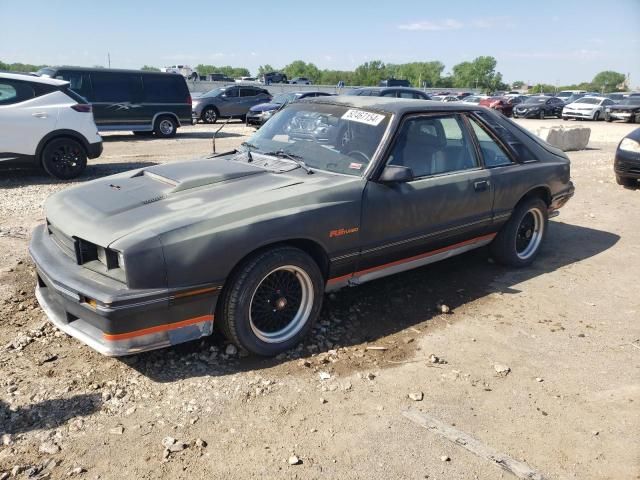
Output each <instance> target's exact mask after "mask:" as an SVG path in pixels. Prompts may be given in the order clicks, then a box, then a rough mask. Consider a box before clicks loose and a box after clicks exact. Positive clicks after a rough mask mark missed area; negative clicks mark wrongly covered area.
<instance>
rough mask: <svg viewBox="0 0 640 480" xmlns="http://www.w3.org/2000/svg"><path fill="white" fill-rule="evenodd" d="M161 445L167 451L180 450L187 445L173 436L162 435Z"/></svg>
mask: <svg viewBox="0 0 640 480" xmlns="http://www.w3.org/2000/svg"><path fill="white" fill-rule="evenodd" d="M162 446H163V447H164V448H165V449H166V450H167V451H168V452H172V453H173V452H180V451H182V450H184V449H185V448H187V447H188V445H187V444H186V443H184V442H180V441H178V440H176V439H175V438H173V437H164V438H163V439H162Z"/></svg>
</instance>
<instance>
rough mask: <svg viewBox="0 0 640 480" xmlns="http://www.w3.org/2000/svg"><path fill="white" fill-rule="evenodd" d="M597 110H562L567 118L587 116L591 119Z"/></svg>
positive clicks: (586, 117)
mask: <svg viewBox="0 0 640 480" xmlns="http://www.w3.org/2000/svg"><path fill="white" fill-rule="evenodd" d="M594 115H595V112H594V111H593V110H567V109H566V108H565V109H564V110H562V116H563V117H565V118H585V119H589V120H591V119H592V118H593V116H594Z"/></svg>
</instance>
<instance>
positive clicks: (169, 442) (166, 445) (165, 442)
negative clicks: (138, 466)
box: [162, 437, 176, 448]
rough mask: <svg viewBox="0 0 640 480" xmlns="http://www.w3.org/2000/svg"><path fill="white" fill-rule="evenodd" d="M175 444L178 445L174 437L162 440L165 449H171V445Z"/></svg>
mask: <svg viewBox="0 0 640 480" xmlns="http://www.w3.org/2000/svg"><path fill="white" fill-rule="evenodd" d="M174 443H176V439H175V438H173V437H164V438H163V439H162V446H163V447H164V448H169V447H170V446H171V445H173V444H174Z"/></svg>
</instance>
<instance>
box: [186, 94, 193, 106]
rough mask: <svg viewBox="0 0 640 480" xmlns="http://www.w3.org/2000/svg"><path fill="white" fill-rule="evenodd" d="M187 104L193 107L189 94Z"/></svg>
mask: <svg viewBox="0 0 640 480" xmlns="http://www.w3.org/2000/svg"><path fill="white" fill-rule="evenodd" d="M187 103H188V104H189V105H193V103H192V100H191V94H189V95H187Z"/></svg>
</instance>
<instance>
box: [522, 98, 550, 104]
mask: <svg viewBox="0 0 640 480" xmlns="http://www.w3.org/2000/svg"><path fill="white" fill-rule="evenodd" d="M547 100H549V97H529V98H527V99H526V100H525V102H524V103H545V102H546V101H547Z"/></svg>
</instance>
